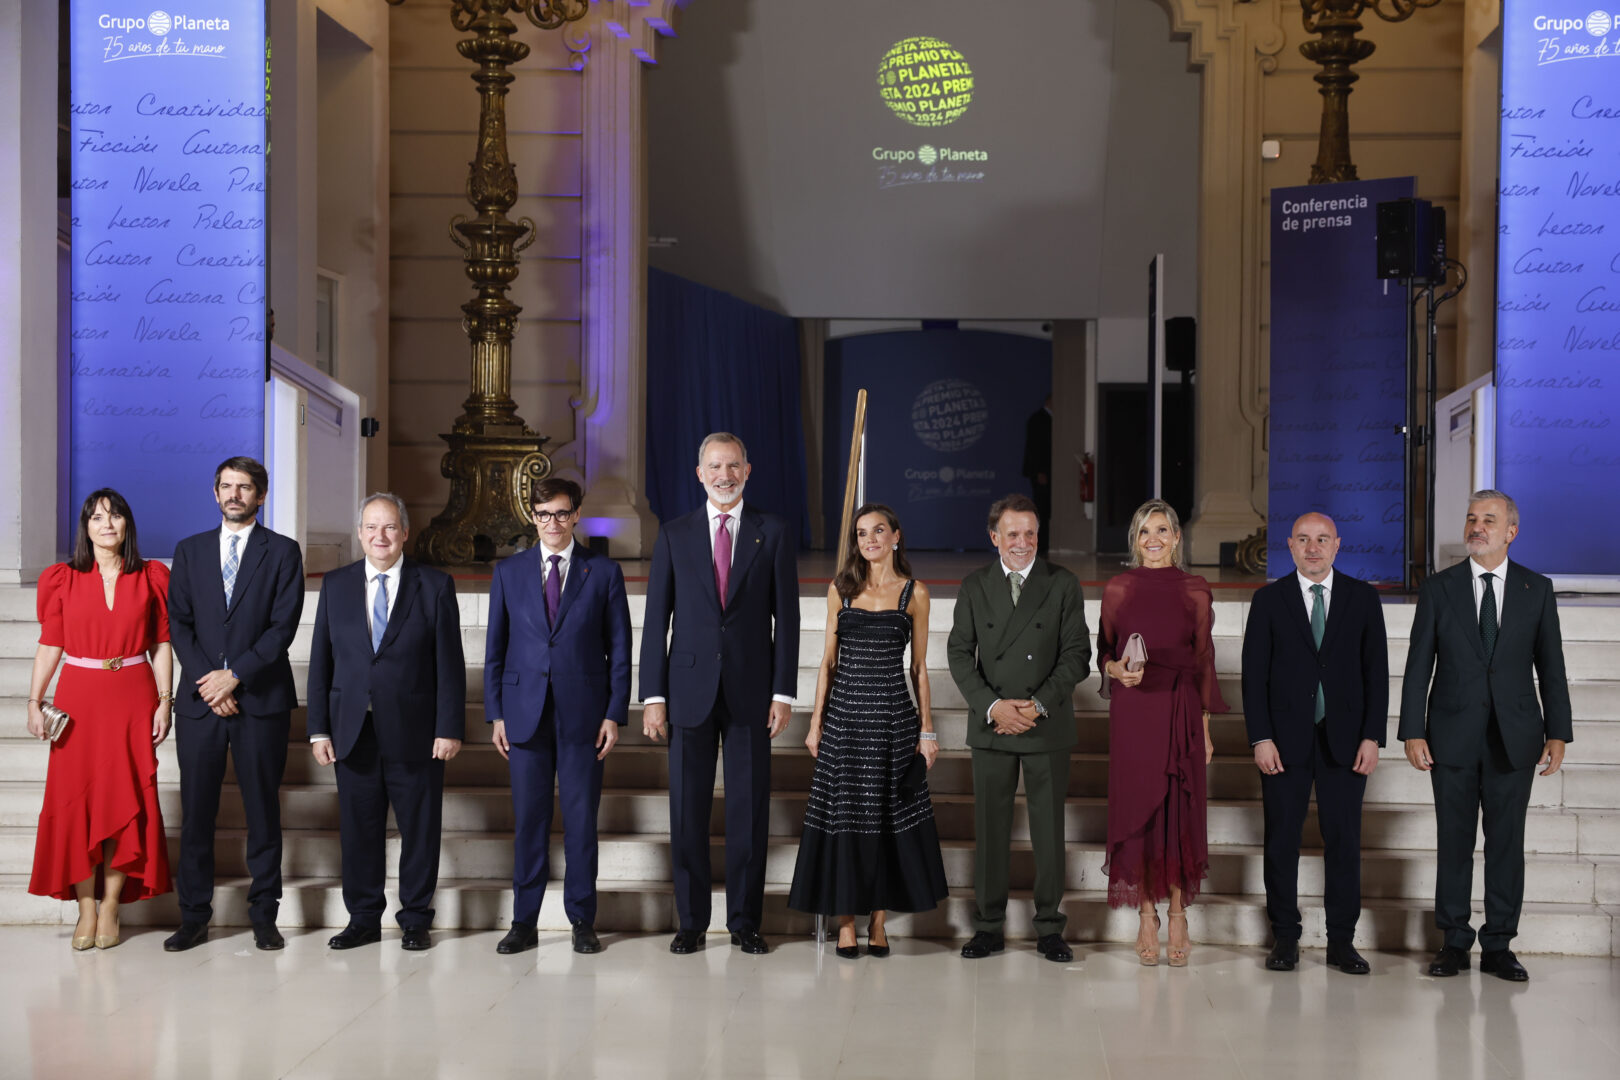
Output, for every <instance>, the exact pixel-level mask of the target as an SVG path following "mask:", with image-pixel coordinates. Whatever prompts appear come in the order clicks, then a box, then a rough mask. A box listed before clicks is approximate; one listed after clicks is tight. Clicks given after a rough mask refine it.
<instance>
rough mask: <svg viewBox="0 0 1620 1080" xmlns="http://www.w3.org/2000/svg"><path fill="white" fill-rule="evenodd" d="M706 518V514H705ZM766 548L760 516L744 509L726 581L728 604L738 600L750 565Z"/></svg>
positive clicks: (739, 520)
mask: <svg viewBox="0 0 1620 1080" xmlns="http://www.w3.org/2000/svg"><path fill="white" fill-rule="evenodd" d="M705 516H706V512H705ZM764 546H765V535H764V530H763V529H761V528H760V521H759V514H757V513H756V512H755V511H753V510H751V509H748V508H747V507H744V508H743V512H742V514H740V515H739V516H738V518H737V542H736V544H734V545H733V546H732V551H731V576H730V577H728V578H727V579H726V604H727V606H730V604H731V602H732V601H733V600H735V599H736V598H737V590H738V589H739V588H741V582H742V579H743V575H744V574H746V573H748V567H749V565H750V564H751V563H752V562H753V561H754V556H755V555H758V554H759V549H760V548H762V547H764Z"/></svg>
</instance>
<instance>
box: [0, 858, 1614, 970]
mask: <svg viewBox="0 0 1620 1080" xmlns="http://www.w3.org/2000/svg"><path fill="white" fill-rule="evenodd" d="M26 888H27V880H26V878H23V877H21V876H18V875H6V876H3V877H0V922H5V923H35V924H49V925H59V926H62V927H63V931H62V932H63V934H64V936H66V935H67V934H69V933H70V932H71V931H70V929H69V928H70V927H71V926H72V925H73V922H74V920H75V918H76V908H75V906H74V905H72V904H66V903H62V902H60V901H56V900H52V899H49V898H46V897H37V896H30V895H28V894H27V892H26ZM284 889H285V891H284V895H283V898H282V904H281V914H280V918H279V922H280V925H281V926H282V927H284V928H286V929H288V930H291V931H293V932H295V933H296V932H297V931H298V930H300V929H307V930H309V931H311V932H314V933H317V934H320V935H323V936H324V934H325V932H326V930H327V929H328V928H336V927H341V926H343V925H344V924H345V923H346V922H347V921H348V918H347V914H346V913H345V911H344V908H343V898H342V892H341V885H340V884H339V882H337V881H336V880H334V879H331V878H301V877H288V878H287V879H286V882H285V886H284ZM247 890H248V882H247V881H246V880H245V879H228V880H222V881H221V882H220V884H219V885H218V886H217V887H216V889H215V892H214V907H215V915H214V928H213V930H212V935H213V936H214V937H216V938H217V937H222V936H226V935H236V936H241V937H242V939H243V940H244V941H246V940H247V938H246V934H247V931H246V930H245V929H233V928H245V927H246V926H247V925H248V909H247ZM391 899H392V897H391ZM1300 899H1301V903H1300V914H1301V917H1302V921H1303V924H1304V937H1303V939H1302V944H1303V945H1305V946H1306V947H1307V948H1321V947H1322V946H1323V945H1325V944H1326V938H1325V932H1324V929H1323V921H1324V917H1325V916H1324V912H1323V909H1322V906H1321V903H1320V902H1319V901H1317V900H1315V899H1313V898H1310V897H1304V896H1302V897H1301V898H1300ZM1010 901H1011V902H1010V904H1009V905H1008V910H1007V927H1006V931H1007V935H1008V937H1009V938H1010V939H1012V940H1013V942H1014V944H1013V945H1012V946H1011V947H1012V948H1013V949H1023V950H1029V949H1031V948H1032V946H1031V945H1030V944H1029V942H1030V941H1031V940H1032V939H1033V937H1034V936H1035V934H1034V928H1033V927H1032V926H1031V923H1030V919H1031V916H1032V913H1033V912H1032V905H1031V900H1030V896H1029V893H1028V892H1027V891H1023V890H1014V891H1013V892H1012V894H1011V896H1010ZM434 906H435V916H434V928H435V930H436V931H440V932H444V931H451V930H461V931H466V932H488V931H497V930H504V929H505V928H506V927H508V926H509V925H510V920H511V911H512V893H511V889H510V888H509V887H507V886H504V885H501V884H498V883H495V882H488V881H461V880H456V879H440V881H439V889H438V892H437V894H436V895H435V897H434ZM1431 908H1432V905H1431V904H1430V902H1429V901H1427V900H1418V899H1412V900H1380V899H1371V900H1367V901H1365V902H1364V903H1363V907H1362V917H1361V920H1360V923H1359V925H1358V928H1357V933H1356V945H1357V946H1358V947H1359V948H1362V949H1378V950H1381V951H1389V952H1396V951H1401V952H1432V951H1434V950H1435V949H1437V948H1439V946H1440V937H1439V933H1438V931H1436V930H1435V929H1434V917H1433V914H1432V911H1431ZM674 909H675V904H674V897H673V894H672V892H671V888H670V886H669V884H668V883H667V882H661V881H641V882H635V881H618V882H607V881H604V882H602V883H601V885H600V887H599V890H598V905H597V918H596V926H597V928H598V929H599V930H600V931H602V932H603V935H604V944H605V945H606V946H607V947H608V948H612V947H613V944H614V936H613V935H618V934H625V933H659V934H666V933H670V932H672V931H673V930H674V929H675V926H676V922H675V910H674ZM712 910H713V915H712V921H711V923H710V926H709V933H710V936H709V938H708V941H707V946H708V947H709V948H715V949H723V948H730V945H729V944H728V941H727V938H726V935H725V927H724V919H725V893H724V892H723V891H722V890H719V889H716V890H715V892H714V894H713V900H712ZM1063 911H1064V914H1065V915H1066V916H1067V918H1068V926H1067V928H1066V929H1065V932H1064V936H1065V937H1066V938H1068V939H1070V940H1071V941H1075V942H1079V943H1082V944H1083V945H1088V946H1090V947H1093V948H1099V947H1103V948H1110V949H1117V950H1125V949H1128V948H1129V943H1130V942H1132V941H1134V940H1135V937H1136V928H1137V918H1136V913H1135V912H1134V911H1132V910H1129V909H1117V908H1111V907H1109V906H1108V902H1107V897H1106V895H1105V894H1104V893H1101V892H1090V891H1086V892H1070V893H1068V894H1066V895H1065V896H1064V900H1063ZM1481 918H1482V913H1481V912H1480V911H1479V909H1478V908H1476V909H1475V916H1474V921H1475V923H1476V924H1477V923H1478V922H1479V921H1480V919H1481ZM972 919H973V896H972V892H971V890H968V889H952V890H951V893H950V895H949V896H948V897H947V898H946V900H945V901H944V902H943V903H942V904H941V905H940V906H939V907H938V908H936V909H935V910H933V911H930V912H923V913H920V914H916V915H907V914H904V913H899V912H897V913H894V914H892V915H890V916H889V918H888V923H887V924H888V928H889V931H890V933H891V934H893V935H894V936H895V937H897V938H921V939H936V940H944V941H950V942H952V943H953V946H954V943H955V942H956V941H960V940H963V939H966V938H967V937H969V936H971V934H972V932H973V925H972ZM123 920H124V925H125V926H126V927H128V928H131V930H133V931H134V932H133V933H128V934H126V937H127V938H129V939H130V940H129V944H128V946H126V947H132V948H136V949H145V948H150V949H156V948H159V947H160V943H161V940H162V937H163V935H165V934H167V933H168V931H169V929H171V928H172V927H174V926H176V925H177V924H178V923H179V921H180V920H179V911H178V908H177V907H176V904H175V899H174V895H173V894H172V893H170V894H166V895H164V896H160V897H157V898H155V899H153V900H149V901H146V902H144V903H139V904H132V905H130V906H128V907H126V908H125V909H124V911H123ZM763 922H764V925H763V927H762V929H763V930H764V932H765V933H766V934H767V935H770V936H772V937H773V938H778V939H780V938H782V937H790V936H791V937H807V936H810V935H811V934H812V933H813V930H814V919H813V918H812V917H811V916H809V915H806V914H804V913H802V912H797V911H793V910H791V909H789V908H788V906H787V888H786V887H785V886H781V885H774V886H767V887H766V890H765V911H764V919H763ZM1187 922H1188V931H1189V933H1190V935H1191V937H1192V940H1193V941H1194V942H1195V943H1197V944H1206V945H1222V946H1228V947H1246V948H1253V949H1257V950H1258V949H1263V948H1265V947H1266V946H1267V945H1269V944H1270V941H1271V929H1270V926H1269V924H1268V923H1267V921H1266V916H1265V898H1264V897H1263V896H1259V895H1248V896H1209V895H1206V896H1203V897H1200V898H1199V902H1198V903H1196V904H1194V905H1192V906H1191V907H1190V908H1189V910H1188V918H1187ZM141 927H152V928H153V929H152V930H151V931H150V932H146V933H143V932H141V931H140V929H139V928H141ZM540 927H541V929H542V930H543V931H545V932H547V933H548V934H551V933H557V934H566V933H567V928H568V920H567V918H566V916H565V915H564V913H563V905H562V896H561V890H560V889H556V888H552V889H548V890H547V891H546V896H545V900H544V902H543V903H542V905H541V909H540ZM1617 928H1620V911H1617V910H1616V909H1615V908H1612V907H1608V906H1604V905H1599V904H1585V903H1548V904H1542V903H1526V904H1525V905H1524V910H1523V913H1522V915H1521V917H1520V922H1519V936H1518V938H1516V939H1515V941H1514V943H1513V944H1514V949H1515V950H1516V951H1518V952H1520V953H1528V954H1534V953H1563V954H1568V955H1581V956H1612V955H1620V932H1617ZM148 938H150V940H149V941H148V940H147V939H148ZM394 940H395V934H394V932H393V931H392V928H391V920H390V932H389V934H388V937H387V939H386V941H385V947H392V943H393V941H394ZM498 940H499V937H498V935H495V934H491V935H490V937H489V941H488V946H489V950H490V952H491V954H493V953H494V950H495V943H496V941H498ZM245 947H246V946H245V945H244V948H245ZM1195 949H1196V945H1195ZM1076 959H1077V960H1079V961H1081V962H1084V960H1085V953H1084V952H1082V953H1081V954H1080V955H1079V956H1077V957H1076ZM670 962H671V963H680V962H681V961H680V960H679V959H676V958H672V959H671V960H670Z"/></svg>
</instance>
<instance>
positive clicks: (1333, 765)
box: [1260, 724, 1367, 944]
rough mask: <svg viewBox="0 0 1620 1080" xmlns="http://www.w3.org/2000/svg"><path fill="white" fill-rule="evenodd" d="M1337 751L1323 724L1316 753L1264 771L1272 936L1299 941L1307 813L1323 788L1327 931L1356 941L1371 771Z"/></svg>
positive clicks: (1332, 937) (1320, 816)
mask: <svg viewBox="0 0 1620 1080" xmlns="http://www.w3.org/2000/svg"><path fill="white" fill-rule="evenodd" d="M1354 763H1355V762H1354V760H1353V759H1352V760H1351V761H1348V762H1345V763H1343V764H1340V763H1339V762H1337V761H1335V760H1334V759H1333V751H1332V750H1331V749H1329V747H1328V740H1327V732H1326V731H1325V730H1324V729H1323V728H1322V725H1320V724H1318V725H1317V730H1316V735H1315V738H1313V739H1312V740H1311V755H1310V757H1309V758H1307V759H1306V760H1305V761H1302V762H1300V763H1298V764H1296V765H1285V766H1284V767H1283V771H1282V772H1280V773H1277V774H1276V775H1274V776H1266V775H1262V776H1261V777H1260V794H1261V797H1262V799H1263V800H1264V805H1265V815H1266V849H1265V851H1266V853H1265V880H1266V916H1267V918H1269V919H1270V920H1271V934H1272V937H1273V938H1275V939H1276V940H1278V941H1298V940H1299V937H1300V933H1301V929H1302V928H1301V926H1300V916H1299V843H1300V834H1301V833H1302V832H1303V831H1304V828H1305V814H1306V812H1307V811H1308V810H1309V809H1310V805H1311V788H1312V787H1313V786H1314V787H1315V789H1316V820H1317V822H1318V824H1319V825H1320V826H1321V829H1322V863H1323V877H1324V882H1323V893H1324V897H1323V899H1324V900H1325V901H1326V906H1327V937H1328V941H1330V942H1334V943H1340V942H1342V943H1344V944H1349V943H1350V942H1351V941H1352V940H1353V939H1354V938H1355V936H1356V920H1358V919H1359V918H1360V917H1361V800H1362V796H1363V795H1365V794H1366V791H1367V778H1366V777H1365V776H1362V775H1361V774H1360V773H1358V772H1356V771H1355V770H1354V769H1352V768H1351V767H1350V766H1351V765H1353V764H1354Z"/></svg>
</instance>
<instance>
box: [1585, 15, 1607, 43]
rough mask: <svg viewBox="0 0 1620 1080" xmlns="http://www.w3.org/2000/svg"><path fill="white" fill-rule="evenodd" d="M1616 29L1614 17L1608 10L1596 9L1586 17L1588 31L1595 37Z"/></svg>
mask: <svg viewBox="0 0 1620 1080" xmlns="http://www.w3.org/2000/svg"><path fill="white" fill-rule="evenodd" d="M1613 29H1614V19H1613V17H1611V16H1610V15H1609V13H1608V12H1607V11H1594V12H1592V13H1591V14H1590V15H1588V16H1587V17H1586V32H1587V33H1588V34H1591V35H1592V36H1593V37H1602V36H1603V35H1605V34H1607V33H1608V32H1609V31H1610V30H1613Z"/></svg>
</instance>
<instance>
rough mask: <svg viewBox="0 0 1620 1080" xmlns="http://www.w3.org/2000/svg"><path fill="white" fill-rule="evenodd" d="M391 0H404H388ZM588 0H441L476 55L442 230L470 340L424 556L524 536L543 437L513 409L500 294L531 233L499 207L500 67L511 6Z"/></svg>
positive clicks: (541, 17) (508, 162) (511, 194)
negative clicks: (461, 399) (462, 196)
mask: <svg viewBox="0 0 1620 1080" xmlns="http://www.w3.org/2000/svg"><path fill="white" fill-rule="evenodd" d="M387 2H388V3H389V4H392V5H398V4H401V3H404V0H387ZM588 10H590V3H589V0H450V23H451V25H452V26H454V27H455V28H456V30H457V31H459V32H461V33H470V34H472V35H473V36H472V37H470V38H467V39H466V40H463V41H458V42H456V51H458V52H459V53H461V55H462V56H464V57H466V58H467V59H468V60H471V61H472V62H473V63H475V64H477V65H478V69H477V70H476V71H474V72H473V74H472V79H473V82H475V83H477V84H478V102H479V109H478V149H477V153H476V155H475V156H474V157H473V160H472V162H471V163H470V166H469V171H468V174H467V201H468V202H469V203H471V204H472V208H473V210H474V211H476V212H477V213H476V216H475V217H472V218H468V217H467V216H466V215H464V214H457V215H456V216H455V217H454V218H452V219H451V221H450V239H451V241H452V242H454V243H455V245H456V246H457V247H459V248H460V249H461V250H462V251H463V252H465V253H466V262H467V277H468V278H470V279H471V280H472V283H473V287H474V288H475V289H476V290H477V291H476V295H474V296H473V298H472V299H471V300H468V301H467V302H466V303H465V304H463V305H461V310H462V311H463V312H465V313H466V318H465V319H464V320H462V326H463V328H464V329H465V330H466V331H467V337H468V338H469V339H470V340H471V344H472V389H471V393H469V394H468V396H467V400H466V402H465V403H464V404H463V406H462V412H461V415H460V416H458V417H457V418H456V420H455V423H454V424H453V425H452V427H451V430H450V433H449V434H448V435H442V436H440V437H441V438H442V439H444V441H445V442H446V443H448V444H449V446H450V448H449V449H448V450H447V451H445V455H444V458H443V460H442V461H441V462H440V464H439V471H440V472H441V473H443V474H444V476H445V477H446V478H447V479H448V480H449V481H450V499H449V502H448V504H447V505H446V506H445V508H444V510H443V511H442V512H441V513H440V514H439V515H438V516H437V517H435V518H434V519H433V521H432V522H430V523H429V524H428V526H427V528H425V529H423V530H422V532H421V535H420V536H418V537H417V541H416V555H417V557H418V558H420V559H421V560H422V561H424V562H429V563H438V564H440V565H459V564H465V563H471V562H487V561H488V560H490V559H493V558H495V557H496V556H498V555H500V554H503V553H506V552H510V551H512V550H514V549H515V548H517V547H519V546H520V545H521V544H522V543H524V542H525V541H526V540H527V539H528V538H529V536H530V535H532V528H531V526H530V524H529V491H530V488H531V486H532V485H533V484H534V483H535V482H537V481H539V480H543V479H545V477H547V476H549V475H550V474H551V458H549V457H548V456H547V455H546V453H545V450H544V447H545V444H546V443H547V442H548V441H549V439H548V438H547V437H546V436H544V435H540V434H538V433H537V432H535V431H534V430H533V429H531V428H530V427H529V426H528V425H527V424H525V423H524V422H523V419H522V418H521V417H519V416H518V413H517V402H515V401H513V400H512V336H513V334H515V333H516V332H517V322H518V318H517V317H518V313H519V312H520V311H522V310H523V309H522V308H520V307H519V306H518V305H516V304H514V303H512V301H510V300H508V299H507V298H506V291H507V290H508V289H509V288H511V285H512V282H513V280H515V279H516V278H517V276H518V253H519V252H521V251H522V250H523V249H524V248H526V247H528V246H529V245H530V244H532V243H534V239H535V231H534V222H533V221H531V220H530V219H528V218H526V217H525V218H521V219H519V220H518V221H516V222H514V221H512V220H511V219H510V218H508V217H507V216H506V212H507V211H508V210H510V209H511V208H512V205H513V204H514V203H515V202H517V195H518V187H517V171H516V170H515V169H513V167H512V159H511V158H510V156H508V154H507V148H506V93H507V88H508V86H510V85H511V82H512V78H513V77H512V74H511V72H509V71H508V70H507V69H508V68H509V67H510V66H511V65H513V64H515V63H518V62H519V61H521V60H522V59H523V58H524V57H526V56H528V55H529V47H528V46H527V45H525V44H524V43H523V42H521V41H518V40H516V39H515V38H514V37H513V34H515V33H516V32H517V24H516V23H514V22H513V21H512V20H511V19H509V18H507V15H508V14H509V13H512V12H518V13H521V14H523V15H525V16H527V17H528V20H529V21H530V22H531V23H533V24H534V25H535V26H537V27H539V28H540V29H542V30H555V29H557V28H558V27H560V26H562V25H563V24H564V23H568V22H573V21H575V20H576V19H579V18H582V17H583V16H584V15H585V13H586V12H587V11H588Z"/></svg>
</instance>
